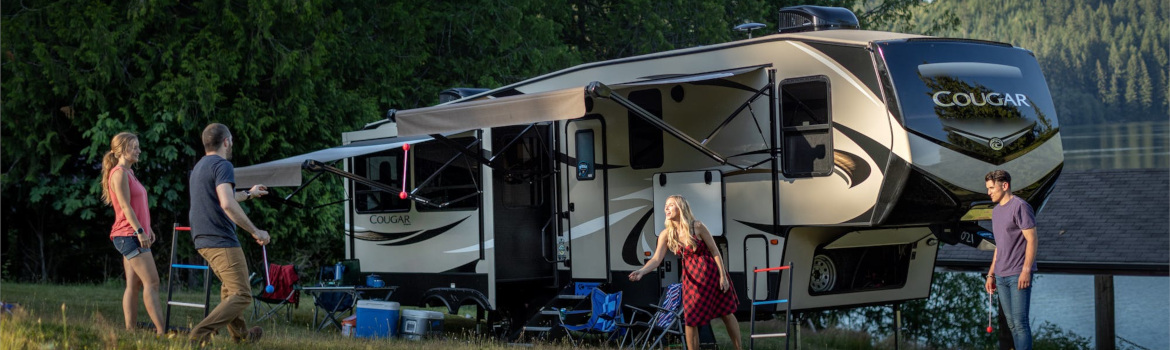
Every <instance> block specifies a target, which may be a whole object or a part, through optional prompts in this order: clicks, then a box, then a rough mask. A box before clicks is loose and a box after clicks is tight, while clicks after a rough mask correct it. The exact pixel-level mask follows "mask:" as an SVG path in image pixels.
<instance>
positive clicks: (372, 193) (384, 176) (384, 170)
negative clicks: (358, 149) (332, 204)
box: [351, 148, 410, 214]
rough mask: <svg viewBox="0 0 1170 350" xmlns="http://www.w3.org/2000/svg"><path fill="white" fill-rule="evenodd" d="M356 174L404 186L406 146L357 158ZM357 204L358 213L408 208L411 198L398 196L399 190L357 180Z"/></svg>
mask: <svg viewBox="0 0 1170 350" xmlns="http://www.w3.org/2000/svg"><path fill="white" fill-rule="evenodd" d="M354 174H357V175H358V176H363V177H365V178H368V179H370V180H373V181H377V182H379V183H382V184H386V185H389V186H394V187H401V186H402V149H400V148H396V149H392V150H388V151H382V152H378V153H374V154H369V155H365V156H361V157H355V158H354ZM353 191H354V193H353V195H352V196H351V198H354V206H355V207H356V209H357V212H358V213H363V214H364V213H384V212H394V211H406V210H409V209H410V201H408V200H403V199H399V198H398V194H397V193H389V192H385V191H381V190H376V189H373V188H371V187H370V186H366V185H362V184H360V183H355V184H354V186H353Z"/></svg>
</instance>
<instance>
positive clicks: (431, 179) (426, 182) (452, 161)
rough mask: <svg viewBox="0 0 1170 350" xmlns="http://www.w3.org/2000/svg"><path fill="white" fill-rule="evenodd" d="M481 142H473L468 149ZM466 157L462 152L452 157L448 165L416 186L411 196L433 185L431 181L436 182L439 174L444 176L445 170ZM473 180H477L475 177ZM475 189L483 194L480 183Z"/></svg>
mask: <svg viewBox="0 0 1170 350" xmlns="http://www.w3.org/2000/svg"><path fill="white" fill-rule="evenodd" d="M479 141H480V140H479V139H476V140H475V142H472V143H471V144H470V145H467V146H468V147H471V146H475V145H476V144H478V143H479ZM452 142H454V141H452ZM456 145H458V143H456ZM465 155H467V154H466V153H463V152H460V153H459V154H456V155H454V156H452V157H451V159H448V160H447V162H446V163H443V166H440V167H439V168H438V169H435V172H433V173H431V176H427V179H426V180H423V182H422V183H419V184H418V185H417V186H415V187H414V189H413V190H410V194H411V195H414V193H415V192H418V190H419V189H420V188H423V187H426V186H427V185H428V184H430V183H431V181H434V180H435V178H437V177H438V176H439V174H442V173H443V171H444V170H447V168H449V167H451V163H454V162H455V161H456V160H458V159H459V157H462V156H465ZM472 179H475V177H474V176H473V177H472ZM475 187H476V192H482V191H480V190H479V184H478V183H476V184H475Z"/></svg>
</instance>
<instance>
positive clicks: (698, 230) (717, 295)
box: [630, 195, 741, 349]
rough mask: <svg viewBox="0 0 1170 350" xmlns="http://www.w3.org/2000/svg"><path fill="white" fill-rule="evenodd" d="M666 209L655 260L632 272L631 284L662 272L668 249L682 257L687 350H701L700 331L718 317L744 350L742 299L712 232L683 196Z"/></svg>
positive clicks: (671, 198)
mask: <svg viewBox="0 0 1170 350" xmlns="http://www.w3.org/2000/svg"><path fill="white" fill-rule="evenodd" d="M663 209H664V210H665V211H666V229H665V230H662V232H661V233H659V234H658V247H657V248H655V250H654V256H653V257H651V258H650V261H647V262H646V265H645V266H643V267H642V268H640V269H638V270H635V271H634V272H631V273H630V280H631V281H637V280H640V279H642V276H644V275H646V274H647V273H650V271H654V269H656V268H658V264H660V263H662V259H663V256H664V255H665V254H666V250H667V249H669V250H670V251H671V252H674V253H675V254H678V255H681V256H682V260H683V267H684V268H683V312H684V314H685V316H684V323H685V324H686V338H687V339H686V340H687V349H698V348H699V332H698V327H700V326H705V325H707V323H709V322H710V321H711V319H713V318H715V317H719V318H721V319H723V325H725V326H727V335H728V336H729V337H730V338H731V343H732V345H735V348H736V349H740V348H741V347H740V341H739V321H738V320H736V319H735V309H736V307H738V304H739V299H738V298H737V297H736V296H735V288H733V287H732V285H731V279H730V277H729V276H728V275H727V268H726V267H725V266H723V258H722V257H720V256H719V249H716V248H715V240H714V239H713V238H711V232H710V231H708V230H707V226H704V225H703V223H701V222H698V221H695V216H694V215H693V214H691V206H690V204H687V200H686V199H684V198H683V197H682V196H679V195H674V196H670V198H667V199H666V206H665V208H663Z"/></svg>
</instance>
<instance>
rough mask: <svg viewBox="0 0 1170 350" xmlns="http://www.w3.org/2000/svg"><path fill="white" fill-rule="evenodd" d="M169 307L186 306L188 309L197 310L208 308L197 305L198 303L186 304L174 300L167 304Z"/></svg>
mask: <svg viewBox="0 0 1170 350" xmlns="http://www.w3.org/2000/svg"><path fill="white" fill-rule="evenodd" d="M167 305H177V306H186V307H193V308H196V309H203V308H206V307H207V306H206V305H203V304H196V303H184V302H181V301H173V300H172V301H168V302H167Z"/></svg>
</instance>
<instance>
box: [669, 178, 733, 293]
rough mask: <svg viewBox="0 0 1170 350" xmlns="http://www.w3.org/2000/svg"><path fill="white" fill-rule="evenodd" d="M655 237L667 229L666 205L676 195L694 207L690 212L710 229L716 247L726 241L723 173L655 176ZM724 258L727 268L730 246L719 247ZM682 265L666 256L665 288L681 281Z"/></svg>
mask: <svg viewBox="0 0 1170 350" xmlns="http://www.w3.org/2000/svg"><path fill="white" fill-rule="evenodd" d="M653 181H654V234H655V239H656V238H657V235H658V233H660V232H662V230H664V229H666V224H665V221H666V213H665V212H664V211H663V210H662V208H663V207H665V206H666V199H667V198H669V197H670V196H673V195H676V194H677V195H681V196H683V198H686V200H687V203H688V204H690V206H691V213H692V214H694V215H695V220H698V221H700V222H702V223H703V225H705V226H707V229H708V230H710V231H711V236H713V237H714V238H716V239H715V241H716V244H721V243H720V242H725V241H724V240H723V239H721V237H722V236H723V218H724V213H723V207H724V205H723V173H721V172H719V171H718V170H699V171H687V172H676V173H658V174H654V180H653ZM718 248H719V250H720V255H722V256H723V266H728V267H730V266H729V265H727V263H728V261H727V247H726V246H725V245H723V246H720V247H718ZM681 268H682V266H681V265H680V264H679V260H678V257H677V256H676V255H674V254H671V255H668V256H666V257H665V259H664V260H663V263H662V268H661V269H660V271H661V272H662V274H663V276H662V285H663V286H667V285H669V284H671V283H676V282H678V281H679V271H680V269H681Z"/></svg>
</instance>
